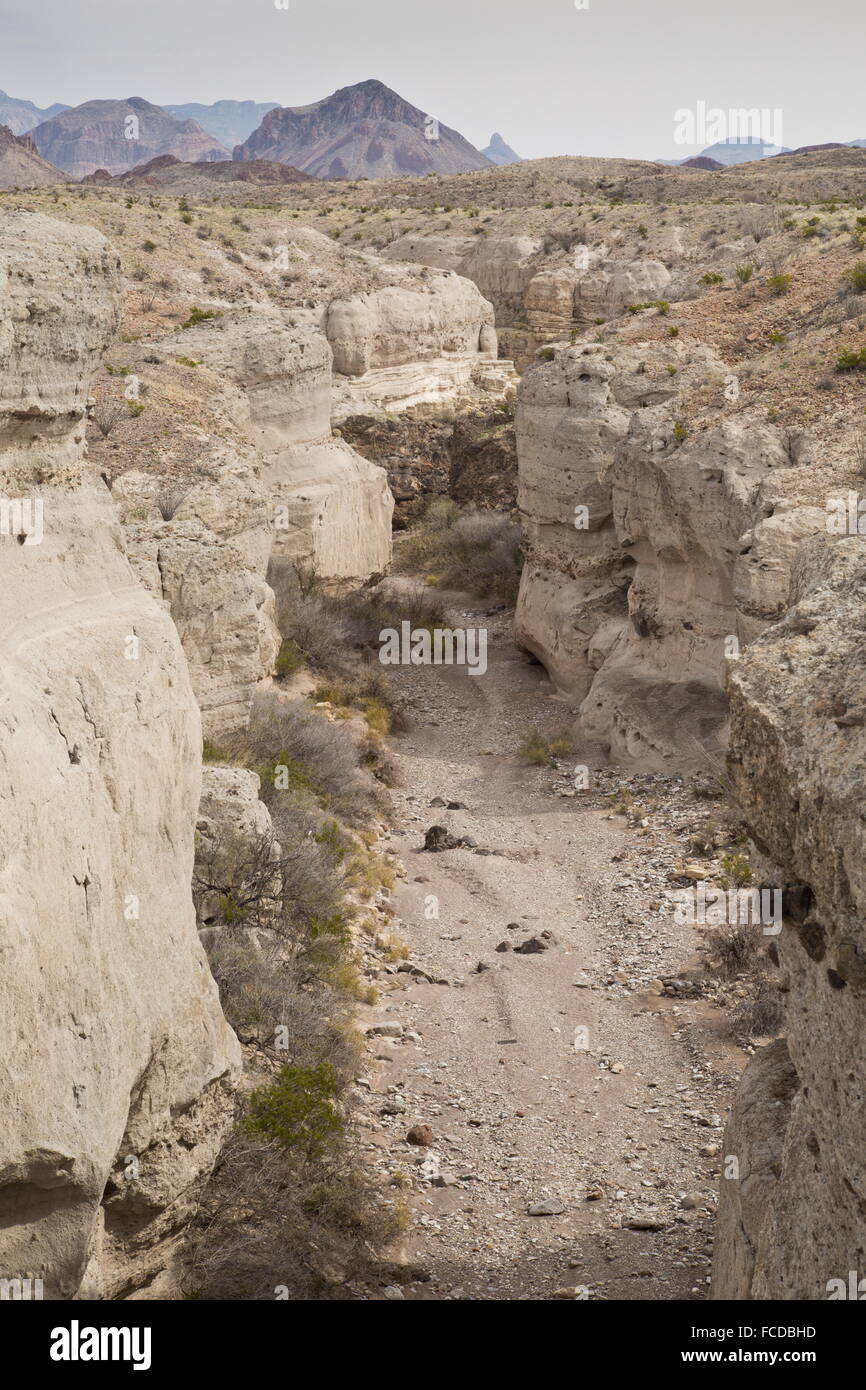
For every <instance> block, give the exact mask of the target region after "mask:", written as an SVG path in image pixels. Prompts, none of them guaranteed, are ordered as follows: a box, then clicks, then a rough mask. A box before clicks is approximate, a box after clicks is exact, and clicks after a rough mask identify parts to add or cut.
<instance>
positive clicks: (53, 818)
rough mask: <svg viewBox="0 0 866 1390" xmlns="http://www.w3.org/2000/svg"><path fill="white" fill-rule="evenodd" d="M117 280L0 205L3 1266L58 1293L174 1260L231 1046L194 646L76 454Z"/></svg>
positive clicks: (88, 239)
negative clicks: (193, 887)
mask: <svg viewBox="0 0 866 1390" xmlns="http://www.w3.org/2000/svg"><path fill="white" fill-rule="evenodd" d="M118 283H119V267H118V262H117V257H116V256H115V255H114V253H113V252H112V251H111V250H110V249H109V247H108V245H107V243H106V242H105V241H104V239H103V238H102V237H101V236H100V235H99V234H98V233H97V232H95V231H92V230H90V229H88V228H81V227H71V226H65V225H63V224H60V223H56V222H53V221H51V220H50V219H48V218H44V217H41V216H38V215H33V214H25V213H14V214H11V215H8V216H5V217H3V218H2V219H0V303H2V315H0V324H2V326H0V469H2V492H3V499H4V502H3V513H2V517H3V526H2V531H3V534H2V535H0V567H2V569H3V580H4V582H3V585H2V598H0V628H2V642H3V661H2V664H0V671H2V677H0V678H2V681H3V684H4V698H3V701H2V717H0V757H2V763H3V769H2V771H3V776H2V797H3V799H4V801H5V805H6V814H4V815H3V816H2V817H0V826H2V830H0V840H2V855H0V895H2V902H3V910H2V913H0V939H2V945H3V953H4V959H5V962H6V965H5V968H4V970H3V972H2V975H0V1032H2V1057H3V1065H2V1068H0V1116H2V1125H0V1209H2V1221H0V1268H2V1270H3V1273H4V1276H5V1277H10V1278H11V1277H19V1276H20V1277H27V1276H30V1277H40V1278H42V1279H43V1280H44V1289H45V1297H46V1298H63V1297H70V1296H73V1295H75V1294H76V1293H79V1294H84V1295H85V1296H105V1297H112V1296H117V1295H120V1294H123V1293H126V1292H128V1291H131V1290H132V1289H135V1288H137V1287H140V1286H141V1285H142V1284H144V1283H146V1282H147V1281H148V1280H149V1279H150V1278H151V1277H152V1276H153V1274H154V1272H155V1271H157V1270H158V1269H160V1268H161V1267H162V1266H163V1264H164V1262H165V1258H166V1249H167V1246H166V1242H167V1241H168V1238H169V1237H170V1236H171V1234H172V1232H174V1231H175V1230H176V1229H177V1227H178V1226H179V1225H180V1224H181V1223H182V1222H183V1220H184V1218H185V1216H186V1215H187V1213H188V1211H189V1207H190V1203H191V1202H192V1201H193V1200H194V1198H195V1193H196V1188H197V1184H198V1183H199V1181H200V1180H202V1179H203V1178H204V1177H205V1176H206V1175H207V1174H208V1173H209V1171H210V1168H211V1166H212V1164H213V1161H214V1157H215V1154H216V1153H217V1151H218V1149H219V1146H220V1144H221V1142H222V1139H223V1137H224V1134H225V1132H226V1130H227V1127H228V1125H229V1123H230V1120H231V1109H232V1102H231V1094H230V1092H231V1086H232V1083H233V1077H234V1073H235V1070H236V1067H237V1064H238V1059H239V1051H238V1044H237V1041H236V1039H235V1037H234V1035H233V1034H232V1032H231V1030H230V1029H229V1028H228V1025H227V1024H226V1022H225V1020H224V1018H223V1016H222V1013H221V1010H220V1007H219V1000H218V998H217V992H216V987H215V985H214V983H213V980H212V978H211V976H210V973H209V971H208V968H207V963H206V960H205V957H204V953H203V951H202V949H201V946H200V944H199V942H198V940H197V937H196V931H195V916H194V910H193V905H192V899H191V894H190V878H191V870H192V862H193V834H194V827H195V817H196V808H197V803H198V796H199V782H200V738H201V725H200V720H199V715H198V710H197V708H196V704H195V700H194V698H193V693H192V690H191V687H190V683H189V677H188V674H187V669H186V663H185V661H184V657H183V652H182V650H181V647H180V643H179V641H178V637H177V633H176V632H175V629H174V627H173V625H172V622H171V619H170V618H169V616H168V614H167V613H166V612H165V610H164V609H163V608H162V607H161V606H160V605H159V604H158V603H156V602H155V601H154V599H153V598H152V597H151V595H150V594H148V593H147V592H146V590H145V589H143V588H142V587H141V585H140V584H138V582H137V581H136V579H135V576H134V574H133V572H132V570H131V569H130V566H129V563H128V561H127V559H126V556H125V554H124V548H123V540H122V534H121V531H120V528H119V526H118V524H117V521H116V516H115V511H114V508H113V505H112V503H111V499H110V495H109V493H108V491H107V489H106V488H105V487H104V485H103V484H102V483H100V482H99V481H98V480H96V481H95V480H94V479H93V478H92V476H91V475H90V473H89V472H88V470H87V469H86V466H85V464H84V460H83V447H84V446H83V438H84V427H83V425H84V414H85V408H86V400H87V390H88V385H89V380H90V377H91V374H92V372H93V370H94V368H95V366H96V363H97V361H98V358H99V355H100V353H101V352H102V350H103V348H104V346H105V343H106V342H107V340H108V338H109V336H110V334H111V332H112V331H113V330H114V328H115V327H116V324H117V315H118ZM16 503H17V506H16Z"/></svg>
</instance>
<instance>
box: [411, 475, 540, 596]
mask: <svg viewBox="0 0 866 1390" xmlns="http://www.w3.org/2000/svg"><path fill="white" fill-rule="evenodd" d="M521 545H522V533H521V530H520V526H519V525H518V524H517V522H516V521H512V519H511V517H509V516H506V515H505V514H504V513H502V512H487V511H475V510H471V511H465V512H462V513H461V511H460V509H459V508H458V507H457V506H456V504H455V503H453V502H449V501H447V500H444V499H437V500H436V501H434V502H432V503H431V504H430V506H429V507H428V508H427V511H426V512H425V514H424V516H423V518H422V520H421V521H420V522H419V523H418V524H417V526H415V527H413V528H412V530H411V531H410V532H409V533H408V535H407V537H406V539H405V541H404V542H403V544H402V545H401V546H400V549H399V553H398V556H397V565H398V567H399V568H400V569H401V570H402V571H403V572H406V571H411V572H413V573H419V572H420V573H426V574H432V575H433V576H435V581H436V583H437V584H439V585H442V586H446V587H449V588H456V589H467V590H469V592H470V593H473V594H478V595H479V596H480V597H482V598H497V599H501V600H502V601H503V602H513V600H514V599H515V598H516V596H517V589H518V586H519V584H520V571H521V568H522V564H523V555H522V549H521Z"/></svg>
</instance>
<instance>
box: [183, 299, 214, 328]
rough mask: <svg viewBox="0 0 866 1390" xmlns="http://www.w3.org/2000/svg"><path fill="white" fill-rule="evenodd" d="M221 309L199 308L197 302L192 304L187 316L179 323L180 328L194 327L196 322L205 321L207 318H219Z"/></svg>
mask: <svg viewBox="0 0 866 1390" xmlns="http://www.w3.org/2000/svg"><path fill="white" fill-rule="evenodd" d="M221 318H222V310H221V309H200V308H199V307H198V305H197V304H193V306H192V308H191V309H190V312H189V318H188V319H187V320H186V322H185V323H182V324H181V328H195V326H196V324H197V323H206V322H207V320H208V319H221Z"/></svg>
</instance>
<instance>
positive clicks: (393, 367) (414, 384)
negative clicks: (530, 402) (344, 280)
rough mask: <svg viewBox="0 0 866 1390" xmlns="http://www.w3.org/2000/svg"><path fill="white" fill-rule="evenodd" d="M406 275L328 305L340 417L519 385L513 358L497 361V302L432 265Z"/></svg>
mask: <svg viewBox="0 0 866 1390" xmlns="http://www.w3.org/2000/svg"><path fill="white" fill-rule="evenodd" d="M404 278H405V283H403V284H395V285H389V286H386V287H384V288H382V289H377V290H373V291H370V292H367V293H364V294H360V295H358V296H356V297H354V298H351V299H345V300H338V299H335V300H332V301H331V303H330V305H329V306H328V310H327V316H326V319H325V325H324V326H325V332H326V334H327V337H328V341H329V343H330V344H331V348H332V350H333V354H334V372H335V383H336V386H337V391H338V409H337V411H336V412H335V419H339V418H344V417H345V416H346V415H349V414H359V413H361V414H363V413H366V412H368V411H369V410H370V409H371V408H372V409H376V408H379V409H388V410H396V411H400V410H406V409H407V408H408V407H410V406H418V405H434V406H435V405H442V404H454V403H456V402H457V401H458V400H460V399H461V398H466V399H470V398H472V397H473V396H475V395H477V394H478V393H479V392H480V391H481V392H483V391H487V392H490V393H491V394H495V395H497V396H499V397H501V396H502V395H503V394H504V392H505V391H506V389H507V388H508V387H509V386H510V385H512V384H516V378H515V376H514V372H513V368H512V365H511V363H510V362H498V361H497V350H498V349H497V337H496V329H495V327H494V321H493V320H494V314H493V307H492V305H491V304H489V303H488V302H487V300H486V299H484V298H483V296H482V295H481V294H480V293H479V291H478V289H477V287H476V286H475V285H474V284H473V283H472V281H471V280H467V279H463V278H462V277H460V276H458V275H455V274H454V273H453V272H451V271H445V272H442V273H431V272H430V271H428V270H423V271H421V272H420V274H417V273H416V274H413V275H412V276H411V277H410V276H409V275H408V274H407V275H406V276H405V277H404ZM479 368H480V369H481V370H480V371H479Z"/></svg>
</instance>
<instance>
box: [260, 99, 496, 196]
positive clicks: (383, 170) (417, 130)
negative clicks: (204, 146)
mask: <svg viewBox="0 0 866 1390" xmlns="http://www.w3.org/2000/svg"><path fill="white" fill-rule="evenodd" d="M234 157H235V159H276V160H279V161H280V162H281V163H284V164H293V165H294V166H295V167H296V168H298V169H302V170H304V172H305V173H308V174H315V175H316V176H317V178H323V179H346V178H371V179H375V178H386V177H388V176H389V175H393V174H411V175H413V176H416V177H417V176H418V175H422V174H428V173H438V174H457V173H462V172H465V171H466V170H468V169H483V168H485V167H487V166H488V165H489V164H490V161H489V160H488V159H487V158H486V157H485V156H484V155H482V154H481V153H480V152H479V151H478V150H476V149H475V147H474V146H473V145H470V144H469V141H468V140H464V138H463V136H462V135H460V134H459V133H458V131H456V130H451V129H450V128H449V127H448V126H446V125H443V124H441V122H439V121H438V119H436V118H435V117H434V115H432V114H431V113H426V112H424V111H419V109H418V108H417V106H412V105H411V104H410V103H409V102H408V101H405V100H404V99H403V97H400V96H398V95H397V93H396V92H393V91H391V90H390V88H388V87H386V86H385V85H384V83H382V82H376V81H369V82H359V83H358V84H357V85H356V86H354V87H341V88H340V90H339V91H337V92H334V94H333V95H332V96H329V97H325V98H324V99H323V100H322V101H317V102H314V103H313V104H312V105H311V106H298V107H290V106H287V107H278V108H277V109H276V110H275V111H271V112H269V113H268V115H266V116H265V118H264V120H263V121H262V123H261V125H260V126H259V128H258V130H256V131H254V132H253V134H252V135H251V136H250V137H249V139H248V140H246V141H244V143H243V144H241V145H239V146H238V147H237V148H236V149H235V151H234Z"/></svg>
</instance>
